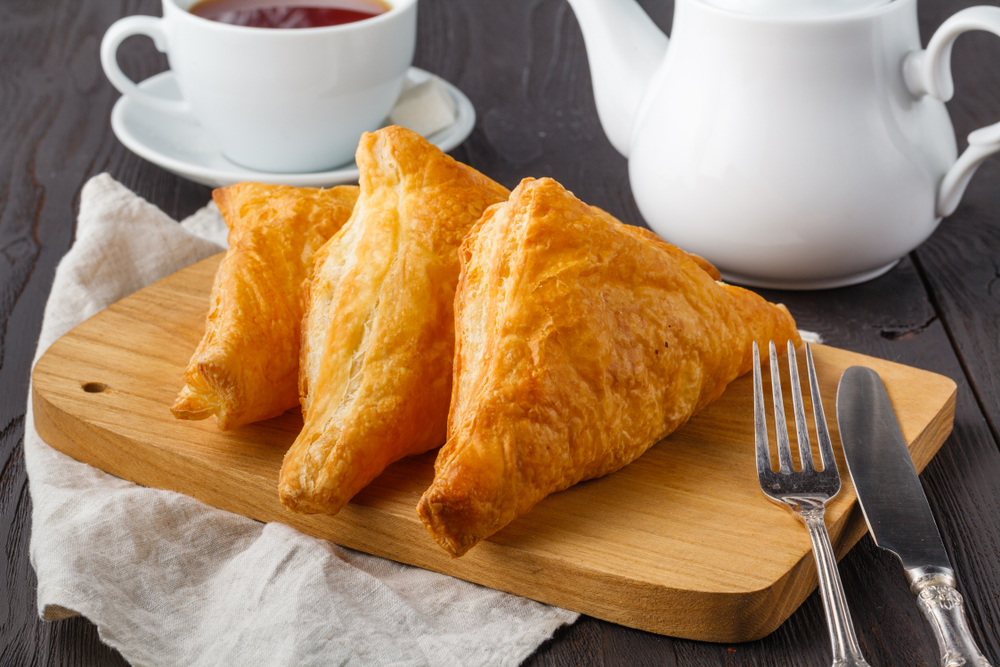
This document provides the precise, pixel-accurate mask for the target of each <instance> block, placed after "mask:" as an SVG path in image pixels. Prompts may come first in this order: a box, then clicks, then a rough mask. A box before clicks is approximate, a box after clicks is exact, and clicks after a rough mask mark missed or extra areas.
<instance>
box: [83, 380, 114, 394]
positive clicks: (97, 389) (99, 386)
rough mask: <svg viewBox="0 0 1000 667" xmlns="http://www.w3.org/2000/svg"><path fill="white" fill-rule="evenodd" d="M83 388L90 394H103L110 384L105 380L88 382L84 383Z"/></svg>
mask: <svg viewBox="0 0 1000 667" xmlns="http://www.w3.org/2000/svg"><path fill="white" fill-rule="evenodd" d="M83 390H84V391H85V392H87V393H88V394H103V393H104V392H106V391H107V390H108V385H106V384H104V383H103V382H88V383H86V384H85V385H83Z"/></svg>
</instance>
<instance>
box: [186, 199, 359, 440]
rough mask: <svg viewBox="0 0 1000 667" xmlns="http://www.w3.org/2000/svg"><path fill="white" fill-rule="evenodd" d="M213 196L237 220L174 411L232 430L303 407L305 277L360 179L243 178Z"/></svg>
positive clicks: (350, 204) (231, 221) (346, 213)
mask: <svg viewBox="0 0 1000 667" xmlns="http://www.w3.org/2000/svg"><path fill="white" fill-rule="evenodd" d="M212 198H213V199H214V200H215V203H216V204H218V206H219V210H220V211H221V212H222V217H223V218H224V219H225V221H226V224H227V225H228V226H229V251H228V252H227V253H226V256H225V258H224V259H223V260H222V263H221V264H220V265H219V269H218V271H217V273H216V275H215V282H214V284H213V286H212V296H211V301H210V307H209V313H208V319H207V323H206V327H205V336H204V338H202V340H201V343H200V344H199V345H198V348H197V350H195V353H194V355H193V356H192V357H191V361H190V363H189V364H188V367H187V369H186V370H185V371H184V376H183V380H184V382H185V385H184V388H183V389H181V392H180V394H179V395H178V396H177V400H176V401H175V402H174V405H173V407H172V408H171V411H172V412H173V413H174V416H175V417H177V418H178V419H205V418H206V417H208V416H209V415H215V418H216V421H217V423H218V425H219V428H221V429H222V430H227V429H232V428H236V427H238V426H242V425H244V424H249V423H251V422H255V421H260V420H262V419H269V418H271V417H275V416H277V415H280V414H281V413H283V412H285V411H286V410H288V409H290V408H293V407H296V406H297V405H298V403H299V392H298V369H299V338H300V327H301V323H302V316H303V313H304V310H305V303H304V295H303V290H302V284H303V281H305V280H306V278H307V277H308V276H309V273H310V272H311V270H312V266H313V257H314V256H315V254H316V252H317V251H318V250H319V249H320V248H321V247H322V246H323V244H324V243H326V241H327V240H329V239H330V238H331V237H332V236H333V235H334V234H335V233H336V232H337V231H339V230H340V228H341V227H342V226H343V225H344V223H345V222H347V220H348V218H350V216H351V212H352V211H353V210H354V202H355V201H356V200H357V198H358V187H357V186H353V185H350V186H346V185H345V186H339V187H335V188H332V189H329V190H319V189H315V188H292V187H288V186H275V185H264V184H262V183H237V184H236V185H231V186H229V187H227V188H221V189H219V190H215V191H214V192H213V193H212Z"/></svg>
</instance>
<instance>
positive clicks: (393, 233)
mask: <svg viewBox="0 0 1000 667" xmlns="http://www.w3.org/2000/svg"><path fill="white" fill-rule="evenodd" d="M357 162H358V167H359V169H360V172H361V178H360V184H361V196H360V197H359V198H358V204H357V207H356V208H355V211H354V215H353V216H352V217H351V220H350V221H349V222H348V223H347V224H346V225H345V226H344V229H343V230H341V232H340V233H339V234H338V235H337V236H336V237H334V238H333V239H331V241H330V242H329V243H328V244H327V245H326V246H325V247H324V248H323V249H322V250H321V251H320V253H319V256H318V258H317V265H316V272H315V273H314V275H313V277H312V281H311V287H310V291H309V303H308V310H307V314H306V319H305V321H304V323H303V330H302V362H301V371H300V381H301V384H300V392H301V397H302V406H303V411H304V415H305V425H304V427H303V429H302V432H301V433H300V434H299V436H298V438H297V439H296V440H295V443H294V444H293V445H292V447H291V449H289V451H288V453H287V454H286V455H285V460H284V464H283V465H282V468H281V478H280V482H279V494H280V497H281V501H282V502H283V503H284V504H285V505H286V506H287V507H288V508H289V509H292V510H294V511H297V512H307V513H316V512H325V513H329V514H335V513H336V512H338V511H340V509H341V508H342V507H343V506H344V505H345V504H347V501H348V500H350V499H351V497H352V496H354V494H356V493H357V492H358V491H360V490H361V489H362V488H363V487H364V486H366V485H367V484H368V483H369V482H370V481H371V480H373V479H374V478H375V477H376V476H378V475H379V473H381V472H382V470H384V469H385V467H386V466H387V465H389V464H390V463H392V462H393V461H396V460H398V459H400V458H402V457H404V456H407V455H410V454H419V453H422V452H425V451H427V450H429V449H431V448H433V447H437V446H438V445H440V444H441V443H442V442H444V439H445V433H446V427H447V419H448V406H449V402H450V396H451V363H452V357H453V351H454V337H455V333H454V314H453V308H454V299H455V286H456V284H457V283H458V273H459V264H458V247H459V245H460V243H461V241H462V239H463V238H464V236H465V234H466V233H467V232H468V231H469V229H470V228H471V227H472V225H473V223H475V222H476V220H478V219H479V217H480V215H482V213H483V211H484V210H485V209H486V208H487V207H488V206H490V205H491V204H494V203H496V202H499V201H503V200H504V199H506V198H507V195H508V194H509V193H508V191H507V189H506V188H504V187H502V186H500V185H498V184H496V183H494V182H493V181H491V180H490V179H488V178H486V177H485V176H483V175H482V174H480V173H479V172H477V171H475V170H474V169H471V168H470V167H467V166H465V165H463V164H459V163H458V162H455V161H454V160H453V159H451V158H450V157H448V156H447V155H445V154H444V153H442V152H441V151H440V150H438V149H437V148H436V147H434V146H433V145H431V144H430V143H428V142H427V141H425V140H424V139H423V138H421V137H420V136H419V135H417V134H415V133H413V132H410V131H409V130H405V129H403V128H400V127H387V128H384V129H382V130H379V131H378V132H375V133H373V134H365V135H364V136H363V137H362V139H361V143H360V145H359V146H358V152H357Z"/></svg>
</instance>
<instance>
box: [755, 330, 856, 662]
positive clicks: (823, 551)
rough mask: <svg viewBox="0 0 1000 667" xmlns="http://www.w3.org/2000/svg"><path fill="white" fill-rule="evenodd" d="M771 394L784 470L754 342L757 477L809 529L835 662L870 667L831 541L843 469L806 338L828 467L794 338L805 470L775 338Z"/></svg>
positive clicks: (793, 371) (795, 400) (795, 395)
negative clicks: (771, 440) (831, 516)
mask: <svg viewBox="0 0 1000 667" xmlns="http://www.w3.org/2000/svg"><path fill="white" fill-rule="evenodd" d="M770 357H771V395H772V396H773V397H774V430H775V433H776V435H777V437H778V462H779V464H780V466H781V469H780V471H779V472H774V471H772V470H771V454H770V448H769V447H768V442H767V421H766V416H765V414H764V390H763V387H762V382H761V378H760V352H759V351H758V349H757V343H756V342H755V343H754V344H753V397H754V412H753V417H754V435H755V441H756V445H757V477H758V478H759V480H760V488H761V489H762V490H763V491H764V495H766V496H767V497H768V498H770V499H771V500H773V501H774V502H778V503H784V504H786V505H788V506H789V507H790V508H791V509H792V510H793V511H794V512H795V513H796V514H797V515H798V517H799V518H800V519H802V521H803V522H805V524H806V528H808V529H809V537H810V539H812V546H813V555H814V556H815V557H816V570H817V572H818V574H819V590H820V594H821V595H822V597H823V609H824V611H826V624H827V627H828V628H829V630H830V643H831V645H832V647H833V667H870V666H869V665H868V663H867V662H865V659H864V657H862V655H861V647H860V646H858V638H857V636H855V634H854V625H853V624H852V623H851V612H850V610H849V609H848V608H847V599H846V598H845V596H844V587H843V585H842V584H841V583H840V574H839V572H838V570H837V559H836V558H835V557H834V555H833V547H832V546H831V545H830V534H829V533H828V532H827V531H826V522H825V521H824V518H823V517H824V515H825V514H826V503H827V502H829V500H830V499H831V498H833V497H834V496H835V495H837V493H838V492H839V491H840V473H839V472H838V471H837V461H836V459H834V458H833V446H832V445H831V444H830V433H829V431H827V427H826V416H825V415H824V413H823V401H822V399H821V398H820V395H819V384H818V383H817V382H816V369H815V367H814V366H813V358H812V349H810V347H809V344H808V343H806V365H807V366H808V368H809V392H810V395H811V396H812V404H813V418H814V419H815V420H816V435H817V438H818V440H819V453H820V457H821V458H822V461H823V469H822V470H816V467H815V466H814V465H813V458H812V449H811V447H810V444H809V428H808V426H807V425H806V414H805V410H804V409H803V407H802V390H801V388H800V386H799V369H798V366H797V365H796V363H795V347H794V346H793V345H792V343H791V341H789V342H788V372H789V375H790V376H791V388H792V405H793V407H794V409H795V433H796V435H797V436H798V441H799V459H800V460H801V462H802V471H801V472H796V471H795V470H794V469H793V468H792V452H791V449H790V448H789V445H788V429H787V428H786V426H785V407H784V403H783V402H782V398H781V375H780V371H779V369H778V355H777V353H776V350H775V348H774V341H771V346H770Z"/></svg>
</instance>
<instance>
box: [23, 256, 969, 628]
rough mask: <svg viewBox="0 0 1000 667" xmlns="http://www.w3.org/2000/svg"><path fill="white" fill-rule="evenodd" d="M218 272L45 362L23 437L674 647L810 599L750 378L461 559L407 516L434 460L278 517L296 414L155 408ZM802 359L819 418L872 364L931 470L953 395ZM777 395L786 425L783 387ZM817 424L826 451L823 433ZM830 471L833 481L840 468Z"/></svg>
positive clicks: (58, 347)
mask: <svg viewBox="0 0 1000 667" xmlns="http://www.w3.org/2000/svg"><path fill="white" fill-rule="evenodd" d="M220 258H221V255H217V256H215V257H213V258H210V259H208V260H205V261H203V262H200V263H198V264H196V265H194V266H192V267H189V268H188V269H185V270H183V271H180V272H178V273H177V274H175V275H173V276H171V277H169V278H167V279H165V280H163V281H160V282H159V283H157V284H155V285H153V286H151V287H148V288H146V289H144V290H141V291H140V292H138V293H136V294H134V295H132V296H130V297H128V298H126V299H124V300H122V301H120V302H118V303H117V304H115V305H114V306H112V307H110V308H109V309H107V310H106V311H104V312H102V313H100V314H98V315H97V316H95V317H94V318H91V319H90V320H88V321H87V322H85V323H83V324H82V325H80V326H78V327H77V328H75V329H74V330H73V331H72V332H70V333H69V334H68V335H67V336H65V337H64V338H62V339H61V340H60V341H58V342H57V343H56V344H54V345H53V346H52V347H51V348H50V349H49V351H48V352H47V353H46V355H45V356H44V357H43V358H42V359H41V360H40V361H39V362H38V364H37V365H36V367H35V371H34V376H33V381H34V399H33V400H34V405H35V419H36V424H37V428H38V430H39V433H40V434H41V435H42V436H43V437H44V438H45V439H46V441H47V442H49V443H50V444H52V445H53V446H55V447H56V448H57V449H60V450H62V451H64V452H65V453H67V454H69V455H71V456H73V457H75V458H77V459H79V460H82V461H85V462H87V463H90V464H92V465H95V466H97V467H99V468H102V469H104V470H106V471H108V472H111V473H112V474H115V475H118V476H120V477H124V478H126V479H130V480H132V481H135V482H138V483H140V484H144V485H147V486H153V487H157V488H165V489H170V490H174V491H179V492H181V493H186V494H188V495H191V496H193V497H196V498H198V499H200V500H202V501H204V502H207V503H209V504H211V505H214V506H216V507H221V508H223V509H227V510H230V511H233V512H238V513H240V514H244V515H246V516H250V517H252V518H255V519H259V520H261V521H280V522H282V523H287V524H289V525H292V526H294V527H296V528H299V529H300V530H303V531H304V532H307V533H309V534H312V535H316V536H319V537H324V538H327V539H330V540H333V541H335V542H337V543H338V544H342V545H344V546H348V547H351V548H354V549H360V550H362V551H366V552H368V553H373V554H376V555H380V556H384V557H387V558H392V559H394V560H398V561H402V562H406V563H410V564H413V565H418V566H420V567H424V568H428V569H432V570H436V571H438V572H444V573H446V574H450V575H453V576H457V577H460V578H462V579H467V580H469V581H474V582H477V583H481V584H484V585H487V586H491V587H494V588H499V589H501V590H506V591H509V592H513V593H516V594H519V595H524V596H527V597H531V598H533V599H537V600H540V601H542V602H548V603H551V604H557V605H560V606H563V607H567V608H570V609H574V610H578V611H581V612H584V613H587V614H590V615H593V616H596V617H599V618H603V619H607V620H612V621H614V622H616V623H621V624H623V625H627V626H630V627H635V628H640V629H645V630H651V631H654V632H659V633H663V634H670V635H673V636H679V637H687V638H693V639H699V640H709V641H744V640H748V639H755V638H758V637H761V636H763V635H766V634H768V633H770V632H771V631H773V630H774V629H775V628H776V627H778V625H780V624H781V622H782V621H784V620H785V618H787V617H788V615H789V614H790V613H791V612H792V611H794V610H795V608H796V607H798V605H799V604H800V603H801V602H802V600H803V599H805V597H806V596H807V595H808V594H809V593H810V592H811V591H812V589H813V588H815V585H816V579H815V570H814V565H813V560H812V556H811V552H810V547H809V540H808V537H807V534H806V531H805V530H803V528H802V526H801V525H800V523H799V522H798V521H797V519H796V518H795V517H794V516H793V515H792V514H791V513H789V512H788V511H787V510H786V509H785V508H783V507H780V506H777V505H772V504H771V503H769V502H768V501H766V499H765V498H764V497H763V495H762V494H761V492H760V488H759V486H758V483H757V478H756V469H755V467H754V463H753V461H754V457H753V446H752V442H753V424H752V419H751V414H752V407H751V406H752V402H751V400H752V385H751V378H750V377H749V376H744V377H742V378H739V379H738V380H736V381H735V382H734V383H733V384H732V385H730V387H729V389H728V390H727V391H726V393H725V394H724V395H723V396H722V397H721V398H720V399H719V400H718V401H716V402H715V403H714V404H712V405H711V406H709V408H707V409H706V410H705V411H703V412H702V413H701V414H700V415H698V416H696V417H695V418H694V419H692V420H691V422H689V423H688V424H687V425H686V426H685V427H684V428H682V429H681V430H679V431H678V432H677V433H675V434H674V435H672V436H671V437H670V438H668V439H667V440H665V441H664V442H662V443H660V444H658V445H657V446H655V447H653V448H652V449H651V450H649V451H648V452H647V453H646V454H645V455H644V456H643V457H642V458H641V459H639V460H638V461H637V462H635V463H633V464H632V465H630V466H627V467H626V468H624V469H623V470H621V471H619V472H618V473H615V474H613V475H609V476H607V477H604V478H601V479H599V480H593V481H590V482H586V483H583V484H579V485H577V486H575V487H573V488H572V489H570V490H568V491H565V492H563V493H559V494H554V495H552V496H550V497H549V498H546V499H545V500H544V501H542V502H541V503H539V505H538V506H536V507H535V508H534V509H533V510H532V511H531V512H530V513H529V514H528V515H526V516H524V517H521V518H519V519H518V520H516V521H514V522H513V523H512V524H510V525H509V526H508V527H507V528H505V529H504V530H502V531H501V532H500V533H498V534H496V535H494V536H493V537H491V538H490V539H489V540H487V541H486V542H485V543H483V544H481V545H480V546H478V547H476V548H475V549H474V550H473V551H471V552H470V553H469V554H467V555H466V556H464V557H463V558H460V559H452V558H450V557H449V556H448V555H447V554H446V553H445V552H444V551H443V550H441V549H440V548H439V547H438V546H437V544H436V543H434V542H433V541H432V540H431V539H430V537H429V536H428V535H427V534H426V531H425V529H424V528H423V526H422V524H420V522H419V520H418V519H417V516H416V513H415V511H414V507H415V505H416V501H417V499H418V498H419V497H420V494H421V493H422V492H423V490H424V489H426V488H427V486H428V485H429V483H430V480H431V478H432V476H433V461H434V452H431V453H429V454H427V455H423V456H420V457H414V458H409V459H405V460H403V461H400V462H398V463H396V464H394V465H393V466H391V467H390V468H389V469H388V470H387V471H386V472H385V473H384V474H383V475H382V476H380V477H379V478H378V479H376V480H375V481H374V482H373V483H372V484H371V485H370V486H369V487H368V488H367V489H365V490H364V491H363V492H362V493H360V494H359V495H358V496H357V497H356V498H355V500H354V501H353V502H352V503H350V504H349V505H348V507H347V508H345V509H344V510H343V511H342V512H341V513H340V514H338V515H337V516H336V517H329V516H317V515H312V516H306V515H298V514H293V513H290V512H288V511H287V510H285V509H284V508H283V507H282V506H281V504H280V503H279V501H278V498H277V491H276V490H277V477H278V471H279V470H280V466H281V459H282V457H283V455H284V452H285V450H286V449H287V447H288V446H289V445H290V444H291V442H292V440H293V439H294V438H295V435H296V434H297V432H298V430H299V429H300V428H301V419H300V418H299V417H298V416H296V415H295V414H292V413H288V414H286V415H283V416H282V417H280V418H278V419H275V420H269V421H267V422H263V423H261V424H257V425H250V426H247V427H244V428H241V429H237V430H235V431H232V432H228V433H223V432H221V431H219V430H218V429H217V427H216V426H215V424H214V422H212V421H202V422H187V421H179V420H176V419H174V418H173V416H172V415H171V414H170V412H169V410H168V408H169V406H170V404H171V403H172V400H173V397H174V395H175V394H176V391H177V389H178V387H179V386H180V384H181V383H180V376H181V374H182V372H183V368H184V366H185V365H186V363H187V360H188V357H189V356H190V354H191V353H192V351H193V350H194V348H195V346H196V345H197V342H198V340H199V339H200V338H201V335H202V333H203V331H204V314H205V311H206V308H207V303H208V300H209V290H210V288H211V283H212V278H213V276H214V273H215V268H216V267H217V265H218V262H219V260H220ZM814 354H815V358H816V366H817V373H818V375H819V380H820V386H821V391H822V393H823V394H824V397H825V399H824V402H825V407H826V411H827V413H828V414H829V415H834V414H835V396H836V386H837V382H838V381H839V378H840V374H841V372H842V371H843V370H844V369H845V368H847V367H848V366H850V365H854V364H864V365H868V366H871V367H873V368H875V369H876V370H878V371H879V373H881V374H882V376H883V378H884V380H885V383H886V386H887V388H888V391H889V395H890V398H891V399H892V400H893V403H894V405H895V407H896V410H897V413H898V415H899V419H900V422H901V425H902V428H903V433H904V436H905V437H906V438H907V441H908V442H909V443H910V446H911V453H912V455H913V457H914V460H915V463H916V464H917V467H918V469H922V468H923V467H924V466H925V465H926V464H927V463H928V462H929V461H930V459H931V458H932V457H933V455H934V453H935V452H936V451H937V449H938V447H940V445H941V443H942V442H943V441H944V439H945V437H947V434H948V433H949V432H950V430H951V422H952V414H953V408H954V396H955V384H954V382H952V381H951V380H949V379H948V378H945V377H943V376H940V375H935V374H932V373H927V372H924V371H919V370H916V369H912V368H908V367H906V366H902V365H899V364H893V363H890V362H885V361H882V360H878V359H872V358H866V357H863V356H860V355H857V354H854V353H851V352H845V351H843V350H838V349H836V348H830V347H825V346H816V347H815V349H814ZM800 362H801V363H804V361H803V360H802V359H800ZM801 373H802V374H803V375H804V374H805V369H804V367H803V368H802V369H801ZM785 384H786V391H785V395H786V397H787V400H788V401H789V405H788V406H786V410H788V411H789V412H790V411H791V406H790V400H791V399H790V392H789V391H788V388H787V377H786V378H785ZM807 409H808V407H807ZM830 426H831V431H832V433H833V436H834V438H836V437H837V431H836V423H835V421H834V420H831V424H830ZM773 441H774V440H773V438H772V442H773ZM840 466H841V469H842V470H845V471H846V466H845V465H844V463H843V460H842V459H841V461H840ZM844 486H845V489H844V492H842V493H841V494H840V495H839V496H838V497H837V498H836V499H835V500H834V501H833V502H832V503H831V505H830V507H829V510H828V514H827V517H828V518H827V522H828V525H829V527H830V531H831V535H832V541H833V543H834V544H835V545H836V547H837V549H838V553H839V554H840V555H841V556H842V555H843V554H844V553H846V551H847V550H848V549H849V548H850V546H852V545H853V544H854V543H855V542H856V541H857V540H858V539H859V538H860V537H861V535H862V534H863V533H864V524H863V521H862V520H861V518H860V514H859V512H858V511H857V509H856V507H855V503H854V495H853V491H852V490H851V488H850V482H849V480H845V485H844Z"/></svg>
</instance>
